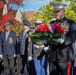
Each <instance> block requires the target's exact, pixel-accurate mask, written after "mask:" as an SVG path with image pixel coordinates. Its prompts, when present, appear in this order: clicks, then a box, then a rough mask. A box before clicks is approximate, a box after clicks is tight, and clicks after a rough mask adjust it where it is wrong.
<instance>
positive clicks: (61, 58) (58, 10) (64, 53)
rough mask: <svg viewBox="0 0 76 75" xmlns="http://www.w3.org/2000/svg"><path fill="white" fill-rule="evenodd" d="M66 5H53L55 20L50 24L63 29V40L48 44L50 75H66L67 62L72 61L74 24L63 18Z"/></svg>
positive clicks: (75, 37)
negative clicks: (57, 25)
mask: <svg viewBox="0 0 76 75" xmlns="http://www.w3.org/2000/svg"><path fill="white" fill-rule="evenodd" d="M66 6H67V5H66V4H60V3H54V4H53V7H54V13H55V16H56V19H55V20H53V21H51V22H50V24H59V25H60V26H62V27H63V28H64V31H65V33H64V36H63V39H62V38H59V39H53V40H54V41H55V42H56V43H54V44H50V50H49V51H50V52H49V62H50V75H68V74H67V65H68V61H73V60H74V52H73V48H72V43H74V42H75V40H76V36H75V34H76V30H75V22H74V21H73V20H71V19H68V18H66V17H65V15H64V14H65V8H66Z"/></svg>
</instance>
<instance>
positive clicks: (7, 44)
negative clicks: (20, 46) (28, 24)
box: [0, 31, 17, 56]
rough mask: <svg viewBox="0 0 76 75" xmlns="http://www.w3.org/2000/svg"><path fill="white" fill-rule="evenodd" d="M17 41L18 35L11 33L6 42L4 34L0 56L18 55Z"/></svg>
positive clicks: (0, 46) (2, 35)
mask: <svg viewBox="0 0 76 75" xmlns="http://www.w3.org/2000/svg"><path fill="white" fill-rule="evenodd" d="M16 39H17V38H16V33H15V32H13V31H10V32H9V36H8V39H7V41H6V38H5V32H2V33H1V36H0V54H3V55H6V54H7V55H11V56H13V55H14V54H16V43H17V42H16Z"/></svg>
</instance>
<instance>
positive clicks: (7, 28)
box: [4, 22, 10, 31]
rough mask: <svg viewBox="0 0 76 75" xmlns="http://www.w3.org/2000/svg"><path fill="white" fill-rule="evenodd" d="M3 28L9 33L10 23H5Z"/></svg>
mask: <svg viewBox="0 0 76 75" xmlns="http://www.w3.org/2000/svg"><path fill="white" fill-rule="evenodd" d="M4 27H5V30H6V31H9V30H10V22H6V23H5V24H4Z"/></svg>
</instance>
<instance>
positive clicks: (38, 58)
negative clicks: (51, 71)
mask: <svg viewBox="0 0 76 75" xmlns="http://www.w3.org/2000/svg"><path fill="white" fill-rule="evenodd" d="M41 23H42V22H41V20H36V21H35V26H38V25H40V24H41ZM46 43H47V40H45V39H44V40H43V39H42V40H38V41H36V42H33V41H32V40H31V43H29V47H30V50H31V49H32V50H31V52H30V54H29V56H30V57H33V60H34V66H35V71H36V75H46V70H47V60H46V53H45V51H44V44H46ZM32 53H33V54H32Z"/></svg>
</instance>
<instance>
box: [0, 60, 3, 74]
mask: <svg viewBox="0 0 76 75" xmlns="http://www.w3.org/2000/svg"><path fill="white" fill-rule="evenodd" d="M2 71H3V65H2V61H0V74H1V73H2Z"/></svg>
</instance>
